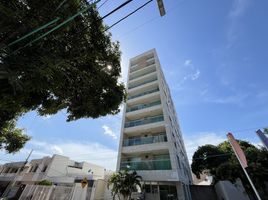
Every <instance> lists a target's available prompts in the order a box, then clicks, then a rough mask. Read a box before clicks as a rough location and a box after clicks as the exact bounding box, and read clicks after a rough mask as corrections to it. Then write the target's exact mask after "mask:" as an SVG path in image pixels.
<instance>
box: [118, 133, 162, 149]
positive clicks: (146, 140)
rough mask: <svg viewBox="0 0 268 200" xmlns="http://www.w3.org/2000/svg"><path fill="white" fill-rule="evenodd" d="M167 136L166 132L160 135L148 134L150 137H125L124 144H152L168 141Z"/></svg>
mask: <svg viewBox="0 0 268 200" xmlns="http://www.w3.org/2000/svg"><path fill="white" fill-rule="evenodd" d="M166 141H167V136H166V134H165V133H161V134H159V135H154V136H148V137H136V138H131V139H124V141H123V146H125V147H126V146H135V145H143V144H152V143H158V142H166Z"/></svg>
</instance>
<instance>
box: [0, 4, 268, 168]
mask: <svg viewBox="0 0 268 200" xmlns="http://www.w3.org/2000/svg"><path fill="white" fill-rule="evenodd" d="M103 2H104V0H102V1H101V2H100V3H99V5H100V4H101V3H103ZM122 2H124V0H117V1H112V0H108V1H107V3H105V4H104V5H103V6H102V7H101V8H100V9H99V11H100V14H101V15H102V16H103V15H105V14H106V13H107V12H109V11H111V10H112V9H113V8H115V7H116V6H118V5H120V4H121V3H122ZM145 2H146V0H134V1H133V2H131V3H130V4H128V5H127V6H125V7H124V8H123V9H122V10H120V11H118V12H116V13H114V14H113V15H111V16H110V17H108V18H106V19H105V23H106V24H107V25H111V24H113V23H114V22H116V21H117V20H119V19H120V18H121V17H123V16H125V15H126V14H128V13H129V12H131V11H133V10H134V9H136V8H137V7H139V6H140V5H142V4H143V3H145ZM164 4H165V8H166V13H167V14H166V16H164V17H160V15H159V11H158V8H157V4H156V1H153V2H151V3H149V4H148V6H146V7H145V8H144V9H142V10H140V11H139V12H137V13H135V14H134V15H132V16H130V17H129V18H127V19H126V20H124V21H123V22H121V23H119V24H118V25H116V26H115V27H113V28H111V29H110V31H111V33H112V39H113V40H114V41H116V40H117V41H119V42H120V46H121V52H122V61H121V66H122V77H121V78H120V81H122V82H125V80H126V76H127V68H128V61H129V59H130V58H132V57H134V56H136V55H139V54H141V53H143V52H145V51H148V50H150V49H152V48H155V49H156V51H157V54H158V57H159V59H160V63H161V66H162V69H163V71H164V75H165V77H166V80H167V82H168V85H169V87H170V91H171V95H172V98H173V101H174V104H175V108H176V111H177V114H178V118H179V123H180V127H181V131H182V134H183V138H184V142H185V146H186V151H187V154H188V159H189V160H190V162H191V157H192V155H193V153H194V151H195V150H196V149H197V147H198V146H201V145H204V144H214V145H216V144H219V143H220V142H222V141H224V140H226V134H227V132H229V131H230V132H232V133H233V134H234V136H235V137H236V138H237V139H242V140H247V141H250V142H251V143H253V144H255V145H261V143H260V140H259V139H258V138H257V136H256V134H255V131H256V130H257V129H259V128H263V127H266V126H267V127H268V121H267V119H268V118H267V116H268V115H267V114H268V106H267V103H268V90H267V87H268V78H267V75H268V60H267V59H268V38H267V37H268V24H267V23H266V19H267V18H268V12H267V7H268V1H267V0H258V1H254V0H224V1H223V0H164ZM121 107H122V105H121ZM121 120H122V113H119V114H118V115H116V116H106V117H102V118H99V119H94V120H93V119H80V120H77V121H74V122H66V113H65V111H60V112H59V113H58V114H56V115H53V116H46V117H41V116H38V114H37V113H36V112H30V113H27V114H25V115H24V116H22V117H21V118H20V119H19V121H18V126H19V127H21V128H24V129H25V132H27V134H29V135H30V136H31V137H32V139H31V140H30V141H29V142H28V143H27V144H26V146H25V147H24V148H23V149H22V150H21V151H20V152H19V153H16V154H6V153H5V152H3V151H2V152H0V163H5V162H11V161H20V160H24V159H25V158H26V157H27V154H28V153H29V152H30V150H31V149H33V150H34V151H33V154H32V155H31V159H34V158H41V157H43V156H51V155H53V154H61V155H65V156H69V157H70V158H71V159H74V160H77V161H88V162H91V163H95V164H99V165H102V166H104V167H106V168H107V169H112V170H115V168H116V160H117V149H118V145H119V144H118V143H119V138H120V128H121Z"/></svg>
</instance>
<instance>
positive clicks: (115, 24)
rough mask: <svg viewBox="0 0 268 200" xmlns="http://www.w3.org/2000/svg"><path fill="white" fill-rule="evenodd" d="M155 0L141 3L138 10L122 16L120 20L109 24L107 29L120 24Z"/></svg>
mask: <svg viewBox="0 0 268 200" xmlns="http://www.w3.org/2000/svg"><path fill="white" fill-rule="evenodd" d="M152 1H153V0H149V1H147V2H146V3H144V4H143V5H141V6H140V7H138V8H137V9H136V10H134V11H132V12H131V13H129V14H128V15H126V16H125V17H123V18H121V19H120V20H118V21H117V22H115V23H114V24H112V25H111V26H109V27H108V28H107V29H106V30H105V31H107V30H109V29H110V28H112V27H113V26H115V25H117V24H119V23H120V22H121V21H123V20H125V19H126V18H128V17H129V16H131V15H133V14H134V13H135V12H137V11H138V10H140V9H142V8H143V7H145V6H146V5H148V4H149V3H151V2H152Z"/></svg>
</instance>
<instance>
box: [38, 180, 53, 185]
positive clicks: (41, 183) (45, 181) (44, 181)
mask: <svg viewBox="0 0 268 200" xmlns="http://www.w3.org/2000/svg"><path fill="white" fill-rule="evenodd" d="M38 185H47V186H50V185H52V182H51V181H49V180H42V181H40V182H39V183H38Z"/></svg>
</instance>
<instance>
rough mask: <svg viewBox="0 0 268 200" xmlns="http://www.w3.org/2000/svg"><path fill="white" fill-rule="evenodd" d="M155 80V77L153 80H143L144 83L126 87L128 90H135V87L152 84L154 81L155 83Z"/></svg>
mask: <svg viewBox="0 0 268 200" xmlns="http://www.w3.org/2000/svg"><path fill="white" fill-rule="evenodd" d="M156 80H157V77H153V78H150V79H149V80H145V81H143V82H141V83H137V84H133V85H129V86H128V89H132V88H135V87H139V86H141V85H144V84H146V83H150V82H154V81H156Z"/></svg>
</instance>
